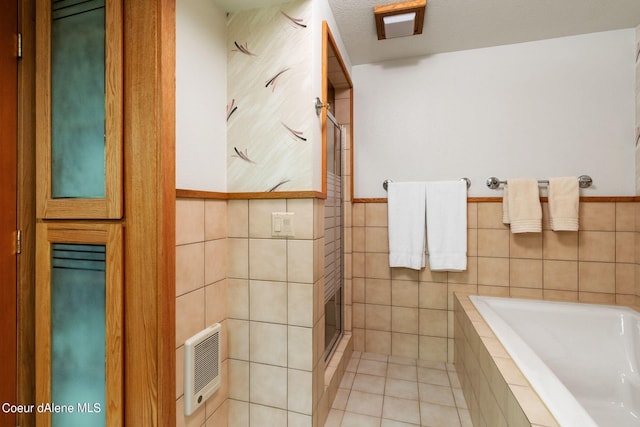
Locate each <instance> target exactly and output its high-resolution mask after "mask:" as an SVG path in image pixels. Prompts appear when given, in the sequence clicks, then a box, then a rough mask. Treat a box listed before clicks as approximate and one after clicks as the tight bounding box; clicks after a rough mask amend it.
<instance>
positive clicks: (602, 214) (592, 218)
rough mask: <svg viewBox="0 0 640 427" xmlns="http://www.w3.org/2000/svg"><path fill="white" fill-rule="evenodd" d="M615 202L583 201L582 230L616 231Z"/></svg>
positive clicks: (581, 213)
mask: <svg viewBox="0 0 640 427" xmlns="http://www.w3.org/2000/svg"><path fill="white" fill-rule="evenodd" d="M615 208H616V206H615V203H581V204H580V212H579V214H580V218H579V222H580V230H596V231H615V229H616V215H615Z"/></svg>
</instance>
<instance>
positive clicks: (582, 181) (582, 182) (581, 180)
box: [487, 175, 593, 190]
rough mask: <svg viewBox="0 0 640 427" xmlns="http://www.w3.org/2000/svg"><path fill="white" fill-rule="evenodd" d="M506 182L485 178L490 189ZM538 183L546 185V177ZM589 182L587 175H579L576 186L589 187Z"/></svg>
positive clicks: (590, 182)
mask: <svg viewBox="0 0 640 427" xmlns="http://www.w3.org/2000/svg"><path fill="white" fill-rule="evenodd" d="M506 183H507V181H501V180H499V179H498V178H496V177H495V176H492V177H489V178H487V187H489V188H490V189H492V190H495V189H496V188H498V187H500V185H502V184H506ZM538 184H543V185H548V184H549V180H548V179H544V180H538ZM591 184H593V180H592V179H591V177H590V176H589V175H580V176H579V177H578V186H579V187H580V188H589V187H591Z"/></svg>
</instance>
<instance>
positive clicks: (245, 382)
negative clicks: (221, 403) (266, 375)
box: [229, 359, 249, 401]
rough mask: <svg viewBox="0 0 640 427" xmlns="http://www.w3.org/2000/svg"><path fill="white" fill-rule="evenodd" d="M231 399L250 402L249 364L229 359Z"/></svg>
mask: <svg viewBox="0 0 640 427" xmlns="http://www.w3.org/2000/svg"><path fill="white" fill-rule="evenodd" d="M229 398H231V399H238V400H244V401H248V400H249V362H245V361H241V360H234V359H229Z"/></svg>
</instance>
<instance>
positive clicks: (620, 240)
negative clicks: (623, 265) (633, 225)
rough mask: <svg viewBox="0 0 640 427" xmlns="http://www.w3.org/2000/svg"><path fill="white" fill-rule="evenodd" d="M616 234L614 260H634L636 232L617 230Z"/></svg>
mask: <svg viewBox="0 0 640 427" xmlns="http://www.w3.org/2000/svg"><path fill="white" fill-rule="evenodd" d="M615 236H616V256H615V261H616V262H634V261H635V239H636V233H635V232H631V231H618V232H616V233H615Z"/></svg>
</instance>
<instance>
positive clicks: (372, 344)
mask: <svg viewBox="0 0 640 427" xmlns="http://www.w3.org/2000/svg"><path fill="white" fill-rule="evenodd" d="M364 341H365V342H364V349H365V350H364V351H366V352H368V353H378V354H386V355H389V354H391V332H387V331H374V330H372V329H366V330H365V336H364Z"/></svg>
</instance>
